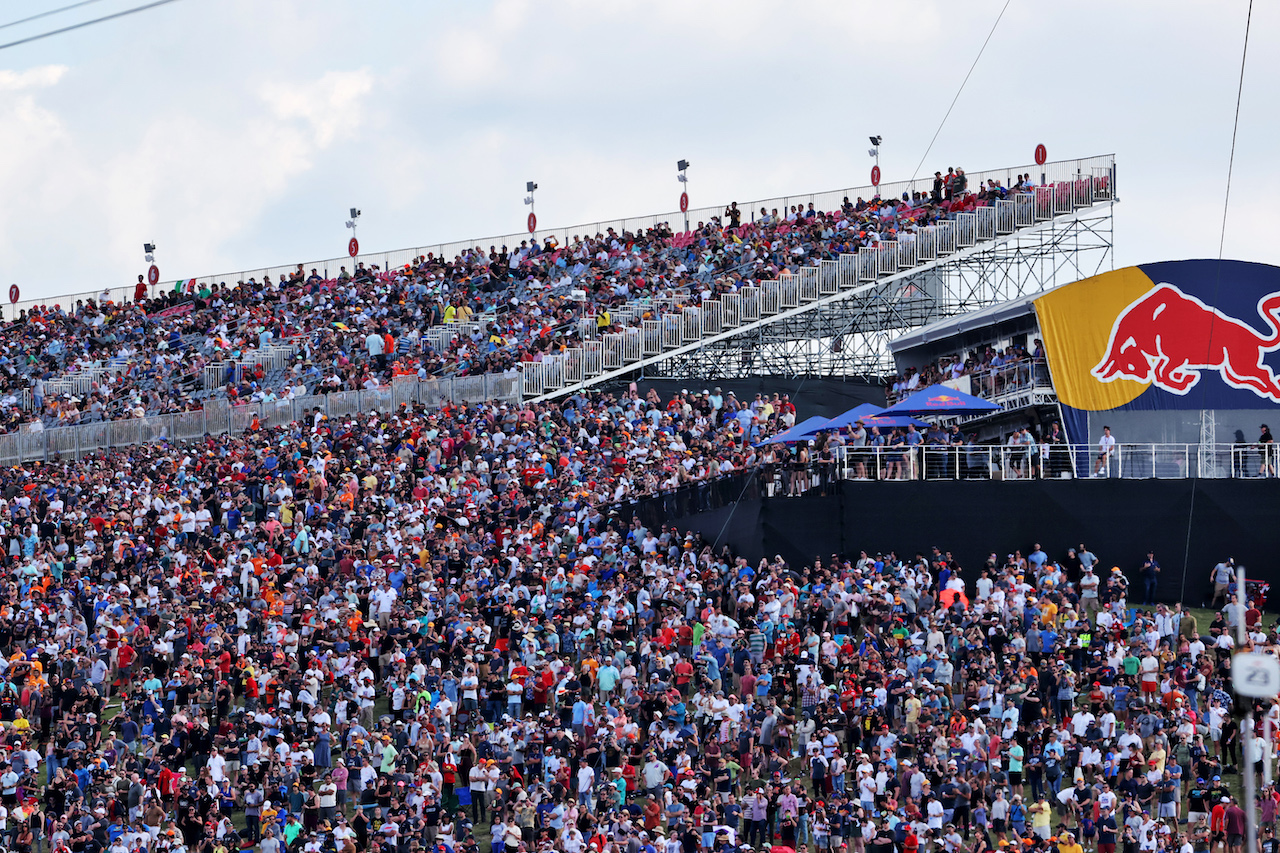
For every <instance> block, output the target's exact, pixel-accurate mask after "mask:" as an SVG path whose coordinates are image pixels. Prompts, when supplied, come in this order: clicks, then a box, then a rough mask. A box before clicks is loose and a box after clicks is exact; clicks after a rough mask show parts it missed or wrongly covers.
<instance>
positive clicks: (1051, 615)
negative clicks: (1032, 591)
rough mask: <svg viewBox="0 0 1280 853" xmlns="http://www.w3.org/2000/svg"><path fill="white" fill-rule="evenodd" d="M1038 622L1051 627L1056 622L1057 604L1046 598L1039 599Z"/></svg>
mask: <svg viewBox="0 0 1280 853" xmlns="http://www.w3.org/2000/svg"><path fill="white" fill-rule="evenodd" d="M1040 624H1042V625H1044V626H1045V627H1046V628H1052V627H1054V626H1055V625H1057V624H1058V605H1056V604H1054V603H1053V602H1052V601H1050V600H1049V599H1048V598H1042V599H1040Z"/></svg>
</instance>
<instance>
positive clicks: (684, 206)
mask: <svg viewBox="0 0 1280 853" xmlns="http://www.w3.org/2000/svg"><path fill="white" fill-rule="evenodd" d="M680 212H681V213H688V212H689V194H688V193H680Z"/></svg>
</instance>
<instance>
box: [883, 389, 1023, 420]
mask: <svg viewBox="0 0 1280 853" xmlns="http://www.w3.org/2000/svg"><path fill="white" fill-rule="evenodd" d="M999 410H1000V407H999V406H998V405H996V404H995V403H993V402H991V401H990V400H984V399H982V398H981V397H975V396H973V395H972V394H966V393H965V392H963V391H957V390H956V389H954V388H948V387H947V386H946V385H931V386H930V387H928V388H925V389H924V390H923V391H917V392H915V393H914V394H912V395H910V396H909V397H907V398H906V399H904V400H900V401H899V402H898V403H896V404H895V405H892V406H890V407H889V408H887V409H885V412H886V413H887V414H890V415H967V414H982V413H984V412H996V411H999Z"/></svg>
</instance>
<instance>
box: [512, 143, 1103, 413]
mask: <svg viewBox="0 0 1280 853" xmlns="http://www.w3.org/2000/svg"><path fill="white" fill-rule="evenodd" d="M1028 171H1031V169H1030V168H1029V169H1028ZM978 180H979V181H981V176H979V178H978ZM975 185H976V184H975ZM1113 192H1114V181H1113V168H1101V169H1095V170H1094V174H1091V175H1079V174H1078V175H1077V176H1075V177H1071V178H1068V179H1064V180H1058V181H1054V182H1051V183H1047V184H1042V185H1040V186H1035V187H1032V188H1030V189H1029V191H1027V192H1019V193H1016V194H1013V195H1012V196H1011V197H1009V198H1007V199H1004V200H997V201H995V202H994V203H992V204H989V205H986V206H983V207H978V208H976V209H975V210H974V211H973V212H971V213H958V214H955V215H954V216H953V218H951V219H948V220H943V221H939V222H937V223H936V224H934V225H929V226H925V227H924V228H920V229H918V230H917V232H916V235H915V240H914V241H913V242H896V241H881V242H880V243H878V244H876V245H874V246H864V247H862V248H860V249H859V250H858V252H857V253H856V254H841V255H839V257H838V258H836V259H834V260H823V261H821V262H820V263H819V265H817V266H805V267H801V268H800V269H799V270H797V271H796V272H793V273H783V274H781V275H779V276H778V278H777V279H776V280H774V281H762V282H760V283H759V284H758V285H752V286H745V287H741V288H739V289H738V290H736V291H735V292H733V293H728V294H723V295H721V296H720V297H719V298H718V299H712V300H706V301H703V302H701V303H700V304H697V305H689V304H688V302H689V301H690V295H689V294H688V293H687V292H681V291H677V292H674V293H673V294H672V295H671V296H668V297H663V298H655V299H644V300H632V301H629V302H627V303H625V304H624V305H621V306H618V307H616V308H613V309H611V312H610V313H611V314H612V318H613V322H614V323H616V324H619V325H622V326H623V329H622V330H621V331H616V332H606V333H603V334H601V333H600V332H599V330H598V328H597V324H596V320H595V319H594V318H584V319H583V320H581V321H579V329H578V331H579V336H580V340H581V346H577V347H572V348H569V349H567V350H565V351H564V352H562V353H559V354H554V355H546V356H543V357H542V359H541V360H538V361H525V362H523V363H522V365H521V392H522V396H523V397H524V398H525V399H527V400H544V399H550V398H554V397H557V396H561V395H564V394H569V393H572V392H574V391H576V390H579V389H584V388H587V387H589V386H592V385H597V384H601V383H605V382H609V381H613V380H617V379H621V378H623V377H624V376H626V375H628V374H632V373H633V372H635V371H639V370H642V369H644V368H645V367H648V366H650V365H657V364H660V363H661V362H664V361H667V360H669V359H672V358H675V357H678V356H680V355H682V354H686V353H689V352H692V351H695V350H697V349H699V348H701V347H705V346H707V345H709V344H712V343H716V342H719V341H723V340H726V339H729V338H733V337H735V336H740V335H744V334H747V333H750V332H751V331H753V330H757V329H759V328H760V327H761V326H764V325H768V324H772V323H777V322H779V321H783V320H786V319H789V318H792V317H795V316H796V315H798V314H801V313H803V312H806V311H810V310H814V309H818V308H820V307H823V306H827V305H832V304H835V303H840V302H844V301H845V300H851V299H857V298H859V297H866V296H869V295H873V294H874V292H875V291H877V290H878V289H882V288H883V287H884V286H885V285H886V284H892V283H894V282H895V281H897V280H900V279H901V280H903V285H904V287H908V288H909V287H912V286H913V285H912V284H911V282H910V281H906V279H908V278H913V277H916V276H919V275H920V273H922V272H925V271H928V270H929V269H931V268H934V269H936V268H938V267H941V266H943V265H945V264H946V263H948V261H949V260H951V259H952V258H954V257H956V256H958V255H959V254H962V253H964V252H966V251H968V250H972V249H974V248H979V247H982V246H984V245H992V244H997V243H999V242H1001V241H1004V240H1007V239H1010V238H1012V237H1014V236H1015V235H1018V234H1019V233H1025V232H1028V231H1031V230H1035V229H1038V228H1041V227H1045V226H1046V225H1050V224H1052V223H1053V221H1054V220H1055V219H1057V218H1058V217H1063V216H1068V215H1070V214H1073V213H1075V212H1076V211H1079V210H1082V209H1087V208H1090V207H1093V206H1094V205H1095V204H1099V203H1110V202H1112V201H1114V195H1113ZM677 239H684V240H690V241H691V240H692V239H693V235H692V234H688V233H686V234H684V235H677Z"/></svg>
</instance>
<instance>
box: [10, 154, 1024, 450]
mask: <svg viewBox="0 0 1280 853" xmlns="http://www.w3.org/2000/svg"><path fill="white" fill-rule="evenodd" d="M1025 185H1026V184H1025V181H1024V180H1023V179H1020V181H1019V187H1018V188H1021V187H1022V186H1025ZM1006 193H1007V191H1006V190H1005V189H1004V188H1002V187H999V186H997V185H996V184H995V182H994V181H992V182H989V184H988V185H986V186H982V187H979V188H977V191H976V192H974V191H973V188H969V187H968V186H967V178H965V176H964V173H963V170H950V171H949V175H948V177H947V178H945V179H944V178H942V177H941V176H939V178H938V179H937V180H935V187H934V191H933V192H932V193H916V194H914V195H912V196H910V197H905V196H906V194H905V193H904V198H901V199H880V198H875V199H872V200H871V201H869V202H868V201H865V200H863V199H861V198H858V199H856V200H855V201H849V200H848V199H845V203H844V205H843V206H842V207H841V208H840V209H838V210H834V211H825V212H824V211H816V210H814V208H813V205H812V204H810V205H809V207H808V208H807V209H805V208H803V207H802V206H800V205H793V206H792V207H791V209H790V210H783V211H779V210H777V209H771V210H765V209H761V211H760V213H759V215H758V216H756V217H755V218H754V221H743V220H744V218H745V217H744V215H743V211H740V210H739V209H738V208H737V205H736V203H735V204H734V205H732V206H731V207H730V208H727V209H726V210H725V213H724V216H723V217H719V218H715V219H713V220H712V221H710V222H706V223H699V224H698V226H697V227H696V228H695V229H693V230H692V231H689V232H684V233H680V234H676V233H673V232H672V230H671V229H670V228H668V227H666V226H665V225H664V226H659V227H656V228H652V229H650V230H649V231H647V232H646V231H643V230H641V231H638V232H636V233H629V232H628V233H615V232H614V231H613V230H612V229H609V230H608V232H607V233H604V234H597V235H595V236H590V237H589V236H587V235H582V236H575V237H574V238H573V239H572V240H570V241H568V243H567V244H566V245H557V244H556V241H555V240H554V238H548V239H547V240H545V241H544V242H542V243H537V242H534V241H524V242H522V244H521V245H519V246H513V247H506V246H502V247H498V246H491V247H490V248H489V250H488V251H484V250H483V249H481V247H476V248H475V249H474V250H472V251H469V252H465V253H463V254H461V255H459V256H457V257H455V258H453V259H445V258H438V257H434V256H431V255H427V256H424V257H421V258H418V259H417V260H416V262H415V263H413V264H410V265H407V266H405V267H403V268H399V269H394V270H380V269H378V268H376V267H370V268H366V267H364V266H363V265H360V266H358V267H356V268H355V269H354V270H352V271H350V272H348V271H347V270H346V269H345V268H344V269H343V270H341V272H340V274H339V275H338V276H336V277H335V278H332V279H326V278H325V277H324V276H323V275H322V274H321V273H319V272H318V271H317V270H314V269H312V270H311V271H310V272H309V273H308V272H307V271H306V270H304V269H303V268H302V266H301V265H299V267H298V269H297V270H296V271H295V272H294V273H293V274H292V275H290V276H288V277H287V278H286V277H284V276H281V277H280V278H278V279H277V280H274V281H273V280H272V279H271V277H270V276H266V277H265V278H264V280H263V281H257V280H254V279H250V280H248V281H244V282H236V283H235V284H233V285H228V284H227V283H226V282H222V283H219V284H218V285H217V286H210V285H200V286H196V285H194V284H193V283H191V282H188V283H187V284H186V286H185V287H182V288H181V289H180V290H178V291H175V292H170V293H165V294H162V295H159V296H154V297H148V296H147V289H146V287H145V285H142V284H141V282H140V285H139V287H140V289H139V291H138V294H137V295H138V297H139V300H138V301H134V302H126V303H123V304H120V303H116V302H112V301H110V299H109V298H106V299H98V300H93V299H87V300H83V301H77V302H76V303H75V304H74V305H68V306H65V307H64V306H61V305H58V304H54V303H53V301H51V304H49V305H46V306H40V307H38V308H35V309H32V310H30V311H24V312H22V313H21V314H20V315H19V317H18V318H17V319H16V320H14V321H12V322H9V323H6V324H5V325H4V326H3V328H2V329H0V364H3V366H4V368H5V369H4V372H3V375H0V382H2V383H3V387H0V427H8V428H13V427H15V426H17V425H20V424H21V423H22V422H24V421H28V420H31V419H33V418H39V419H41V421H42V422H43V424H44V425H45V426H59V425H67V424H75V423H81V422H86V421H95V420H102V419H115V418H127V417H137V416H139V415H152V414H160V413H166V412H174V411H185V410H191V409H198V408H200V407H201V406H202V405H203V403H204V401H205V400H207V399H210V398H211V397H212V398H223V397H225V398H227V399H229V400H230V401H232V402H233V403H234V402H240V401H246V400H253V401H257V400H266V401H271V400H275V399H280V398H291V397H297V396H302V395H304V394H313V393H318V392H324V391H331V390H344V389H347V390H349V389H357V388H370V387H376V386H378V385H382V384H385V383H387V382H388V381H389V380H390V379H391V378H392V377H393V376H394V375H395V374H396V373H398V372H399V373H410V374H417V375H418V376H420V377H423V378H426V377H431V376H442V375H457V376H466V375H474V374H479V373H502V372H510V371H514V370H516V369H517V368H518V366H519V364H520V363H521V362H522V361H527V360H534V361H536V360H538V359H539V358H540V357H541V356H542V355H544V354H546V353H549V352H554V351H557V350H562V349H564V348H567V347H569V346H571V345H574V344H575V343H577V342H578V341H579V335H580V328H579V325H578V324H579V323H580V322H582V321H587V322H591V321H593V320H594V321H595V323H596V324H597V327H598V328H599V329H601V330H609V329H612V328H615V326H616V323H615V321H614V320H613V318H612V317H611V316H610V313H609V311H610V308H611V307H612V306H614V305H618V304H621V303H623V302H625V301H627V300H631V299H636V298H641V299H644V298H649V299H657V298H659V297H667V298H668V299H667V301H666V303H664V304H658V303H657V302H655V303H654V305H653V309H652V310H653V312H654V315H656V314H657V313H659V312H661V311H664V310H679V308H680V307H682V306H684V305H688V304H698V303H699V302H701V301H702V300H704V299H710V298H715V297H718V296H719V295H720V294H723V293H725V292H729V291H732V290H734V289H736V288H739V287H741V286H743V285H745V284H750V283H753V282H757V281H760V280H764V279H771V278H775V277H776V276H777V275H778V274H779V273H780V272H785V271H788V270H794V269H796V268H798V267H800V266H802V265H806V264H813V263H816V262H817V261H819V260H823V259H830V258H834V257H835V256H837V255H838V254H839V253H841V252H856V250H857V249H858V248H859V247H860V246H865V245H873V244H875V243H877V242H878V241H880V240H882V239H895V240H898V241H900V242H910V241H911V240H912V239H913V235H914V232H915V229H917V228H919V227H922V226H924V225H926V224H929V223H931V222H934V221H936V220H938V219H940V218H945V217H947V216H949V215H954V214H955V213H959V212H966V211H970V210H972V209H973V208H974V207H976V206H979V205H983V204H988V203H990V202H991V201H993V200H994V199H995V198H998V197H1003V196H1004V195H1006ZM576 292H584V293H585V298H580V297H577V296H575V293H576ZM664 306H665V307H664ZM452 324H456V327H457V328H459V329H461V330H463V333H462V334H459V335H456V336H452V335H447V336H435V335H433V334H431V333H430V331H429V330H432V329H440V328H443V327H450V326H451V325H452ZM272 346H287V347H292V348H293V355H292V357H291V358H290V359H289V360H288V363H287V364H279V363H270V362H268V363H258V364H256V365H254V364H248V362H250V361H252V360H253V358H254V356H255V354H260V353H262V352H263V351H264V350H265V349H266V348H268V347H272ZM260 361H261V360H260ZM24 407H26V408H24Z"/></svg>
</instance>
